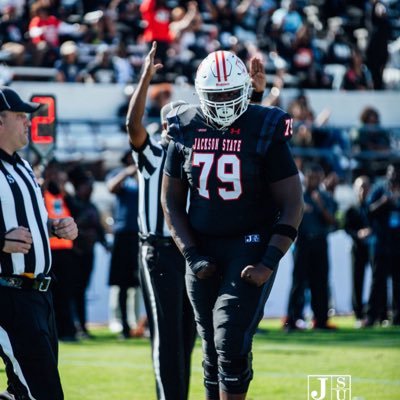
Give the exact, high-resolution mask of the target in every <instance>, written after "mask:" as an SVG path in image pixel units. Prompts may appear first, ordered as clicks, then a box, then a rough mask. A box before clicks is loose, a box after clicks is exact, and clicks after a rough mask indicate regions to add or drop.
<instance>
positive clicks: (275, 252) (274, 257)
mask: <svg viewBox="0 0 400 400" xmlns="http://www.w3.org/2000/svg"><path fill="white" fill-rule="evenodd" d="M283 256H284V253H283V251H282V250H281V249H278V247H276V246H271V245H268V247H267V250H266V251H265V253H264V255H263V257H262V259H261V262H262V263H263V264H264V265H265V266H266V267H268V268H270V269H272V270H274V269H275V268H276V267H277V265H278V264H279V261H280V260H281V258H282V257H283Z"/></svg>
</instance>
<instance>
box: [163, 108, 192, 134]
mask: <svg viewBox="0 0 400 400" xmlns="http://www.w3.org/2000/svg"><path fill="white" fill-rule="evenodd" d="M197 112H198V110H197V107H196V106H193V105H190V104H183V105H180V106H178V107H176V108H174V109H173V110H171V111H170V112H169V113H168V115H167V124H168V128H167V131H168V136H169V137H170V138H171V139H173V140H177V141H181V139H182V137H183V130H184V128H185V127H186V126H188V125H189V124H190V123H191V121H192V120H193V119H194V117H195V116H196V114H197Z"/></svg>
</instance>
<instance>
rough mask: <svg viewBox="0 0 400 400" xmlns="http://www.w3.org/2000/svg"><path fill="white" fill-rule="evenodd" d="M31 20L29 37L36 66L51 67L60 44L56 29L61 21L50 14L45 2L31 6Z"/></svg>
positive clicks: (47, 3) (48, 5)
mask: <svg viewBox="0 0 400 400" xmlns="http://www.w3.org/2000/svg"><path fill="white" fill-rule="evenodd" d="M31 13H32V14H33V17H32V19H31V20H30V22H29V36H30V38H31V41H32V44H33V46H34V47H33V50H34V64H35V65H36V66H52V65H51V64H52V63H54V61H55V60H56V58H57V51H58V46H59V43H60V39H59V34H58V28H59V25H60V24H61V21H60V20H59V19H58V18H57V17H56V16H55V15H51V13H50V4H49V2H47V1H37V2H35V3H33V4H32V7H31Z"/></svg>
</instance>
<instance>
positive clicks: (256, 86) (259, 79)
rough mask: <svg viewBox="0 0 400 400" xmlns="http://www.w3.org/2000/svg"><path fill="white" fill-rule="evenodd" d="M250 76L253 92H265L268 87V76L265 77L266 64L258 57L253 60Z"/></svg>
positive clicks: (251, 61)
mask: <svg viewBox="0 0 400 400" xmlns="http://www.w3.org/2000/svg"><path fill="white" fill-rule="evenodd" d="M249 74H250V78H251V85H252V86H253V90H254V91H255V92H264V90H265V86H266V85H267V76H266V75H265V69H264V63H263V61H262V60H261V58H259V57H258V56H254V57H252V58H251V60H250V68H249Z"/></svg>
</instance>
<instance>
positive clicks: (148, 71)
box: [143, 41, 163, 78]
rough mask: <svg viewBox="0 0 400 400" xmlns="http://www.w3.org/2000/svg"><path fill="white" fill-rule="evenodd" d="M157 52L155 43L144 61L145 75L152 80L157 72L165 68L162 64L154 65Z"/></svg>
mask: <svg viewBox="0 0 400 400" xmlns="http://www.w3.org/2000/svg"><path fill="white" fill-rule="evenodd" d="M156 50H157V42H155V41H154V42H153V44H152V46H151V49H150V51H149V52H148V54H147V56H146V58H145V59H144V66H143V75H146V76H148V77H150V78H152V77H153V76H154V75H155V74H156V72H157V71H158V70H159V69H161V68H162V67H163V65H162V64H160V63H158V64H154V58H155V55H156Z"/></svg>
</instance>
